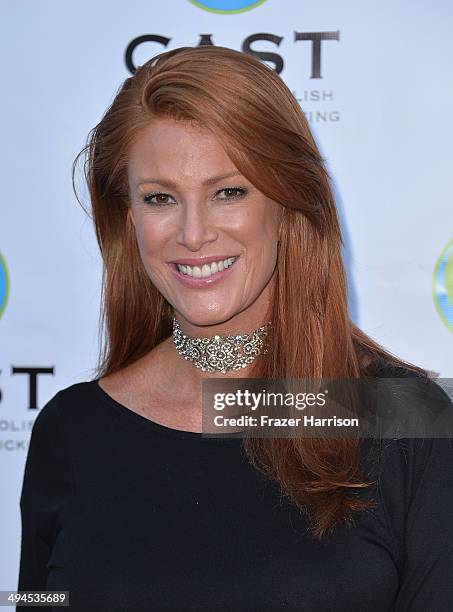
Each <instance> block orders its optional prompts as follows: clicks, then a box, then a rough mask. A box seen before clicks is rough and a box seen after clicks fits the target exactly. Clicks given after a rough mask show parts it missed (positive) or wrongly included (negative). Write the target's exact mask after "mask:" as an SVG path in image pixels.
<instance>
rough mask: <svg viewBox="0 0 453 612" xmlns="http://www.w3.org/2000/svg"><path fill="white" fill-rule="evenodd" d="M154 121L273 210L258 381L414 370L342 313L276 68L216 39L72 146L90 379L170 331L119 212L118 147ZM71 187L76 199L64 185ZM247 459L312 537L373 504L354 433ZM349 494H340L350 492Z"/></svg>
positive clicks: (307, 165)
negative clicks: (95, 305) (269, 292)
mask: <svg viewBox="0 0 453 612" xmlns="http://www.w3.org/2000/svg"><path fill="white" fill-rule="evenodd" d="M155 117H171V118H173V119H176V120H191V121H194V122H196V123H197V124H199V125H202V126H204V127H206V128H208V129H210V130H211V131H212V132H213V133H214V134H215V135H216V136H217V138H218V139H219V141H220V142H221V143H222V145H223V146H224V149H225V151H226V153H227V155H228V156H229V158H230V159H231V160H232V162H233V163H234V165H235V166H236V167H237V168H238V169H239V171H240V172H241V173H242V174H243V175H244V176H245V177H246V178H247V179H248V180H249V181H250V182H251V183H252V184H253V185H254V186H255V187H256V188H257V189H259V190H260V191H261V192H262V193H264V194H265V195H266V196H268V197H269V198H271V199H272V200H275V201H276V202H278V203H280V204H281V205H282V206H284V207H285V214H284V220H283V225H282V229H281V235H280V246H279V254H278V262H277V270H276V284H275V287H276V289H275V295H274V300H273V307H272V312H271V313H270V318H271V320H272V323H273V327H272V334H273V335H272V337H273V342H274V343H275V346H278V347H281V350H275V351H269V353H268V354H266V355H262V357H261V358H260V360H256V367H255V369H254V375H256V376H257V377H262V378H285V377H288V378H314V379H321V378H324V379H326V378H332V379H336V378H360V377H363V376H365V375H368V373H369V369H368V367H369V364H373V363H376V362H377V361H380V362H384V363H386V364H390V365H392V364H393V365H396V366H397V367H404V368H408V369H410V370H414V371H416V372H418V373H421V374H422V375H427V372H426V371H425V370H423V369H421V368H419V367H417V366H415V365H413V364H410V363H408V362H407V361H403V360H402V359H399V358H398V357H396V356H394V355H392V354H391V353H390V352H389V351H387V350H385V349H384V348H383V347H382V346H380V345H379V344H378V343H377V342H375V341H374V340H372V339H371V338H370V337H369V336H367V335H366V334H365V333H364V332H363V331H361V330H360V329H359V328H358V327H357V326H356V325H354V323H352V321H351V320H350V318H349V314H348V307H347V283H346V277H345V271H344V265H343V261H342V256H341V247H342V244H343V243H342V236H341V231H340V225H339V220H338V216H337V210H336V206H335V202H334V198H333V195H332V189H331V184H330V177H329V175H328V172H327V170H326V168H325V165H324V160H323V159H322V157H321V155H320V153H319V150H318V148H317V146H316V143H315V141H314V139H313V137H312V134H311V132H310V129H309V126H308V124H307V121H306V119H305V116H304V113H303V112H302V110H301V108H300V106H299V104H298V102H297V101H296V100H295V98H294V96H293V95H292V93H291V92H290V90H289V89H288V87H287V86H286V85H285V83H284V82H283V80H282V79H281V78H280V77H279V76H278V75H277V73H276V72H275V71H274V70H272V69H270V68H269V67H267V66H266V65H265V64H263V63H262V62H261V61H259V60H258V59H256V58H255V57H253V56H251V55H249V54H246V53H242V52H239V51H234V50H232V49H229V48H226V47H215V46H201V47H182V48H179V49H175V50H171V51H166V52H163V53H161V54H159V55H158V56H156V57H154V58H153V59H151V60H150V61H148V62H146V63H145V64H143V65H142V66H140V67H139V69H138V70H137V71H136V73H135V74H134V75H133V76H132V77H130V78H127V79H126V80H125V81H124V83H123V84H122V86H121V87H120V89H119V91H118V92H117V94H116V96H115V97H114V100H113V102H112V103H111V104H110V106H109V108H108V109H107V110H106V112H105V114H104V116H103V117H102V119H101V121H100V122H99V123H98V124H97V125H96V126H95V127H94V128H93V129H92V130H91V131H90V134H89V136H88V141H87V144H86V146H85V147H84V149H83V150H82V151H81V152H80V153H79V155H78V156H77V157H76V159H75V161H74V164H73V182H74V189H75V179H74V177H75V169H76V164H77V161H78V159H79V156H80V155H82V154H83V153H85V154H86V157H85V165H84V171H85V178H86V181H87V184H88V188H89V194H90V199H91V207H92V216H93V221H94V226H95V231H96V236H97V240H98V243H99V247H100V250H101V253H102V258H103V262H104V274H103V283H102V302H101V318H100V353H99V362H98V366H97V368H96V372H95V377H102V376H106V375H108V374H112V373H114V372H116V371H118V370H120V369H122V368H124V367H126V366H128V365H130V364H132V363H133V362H134V361H136V360H137V359H140V358H141V357H142V356H144V355H145V354H146V353H148V352H149V351H151V349H153V348H154V347H155V346H156V345H157V344H159V343H160V342H161V341H162V340H163V339H165V338H166V337H168V336H169V335H170V334H171V332H172V309H171V307H170V305H169V303H168V302H167V301H166V300H165V298H164V297H163V296H162V295H161V294H160V293H159V292H158V291H157V289H156V288H155V287H154V286H153V284H152V283H151V281H150V279H149V277H148V275H147V274H146V272H145V269H144V267H143V264H142V261H141V259H140V255H139V252H138V247H137V242H136V236H135V231H134V227H133V225H132V223H131V221H130V217H129V215H128V214H127V212H128V207H129V205H130V202H129V195H128V188H127V177H126V169H127V161H128V150H129V147H130V145H131V143H132V142H133V140H134V138H135V136H136V135H137V134H138V132H140V130H141V129H142V128H144V127H145V126H146V125H148V124H149V122H150V120H151V119H152V118H155ZM76 195H77V193H76ZM243 444H244V448H245V451H246V453H247V455H248V457H249V459H250V461H251V463H252V464H253V465H254V466H255V467H256V468H258V469H259V470H261V471H262V472H264V473H265V474H267V475H268V476H269V477H270V478H272V479H274V480H275V481H276V482H277V483H278V484H279V485H280V487H281V490H282V491H283V492H284V493H285V494H286V495H287V496H288V497H289V499H291V500H292V501H293V502H294V503H295V504H297V506H298V507H299V508H300V509H302V510H303V511H305V512H306V513H307V514H308V516H309V517H310V524H311V529H312V534H313V535H314V536H315V537H317V538H321V537H322V536H323V535H324V534H325V533H326V532H327V531H328V530H329V529H330V528H332V527H334V526H335V525H336V524H338V523H342V522H346V523H351V522H352V523H353V512H354V511H361V510H364V509H365V508H368V507H370V506H371V505H373V503H374V502H373V501H372V500H370V499H360V498H359V497H358V496H357V495H354V491H356V492H357V491H360V490H363V489H365V488H369V487H372V485H373V482H372V481H369V480H368V479H367V477H366V476H365V475H364V474H363V473H362V471H361V467H360V465H359V455H358V444H359V440H358V439H356V438H288V439H284V438H274V439H269V438H267V439H266V438H260V439H254V438H245V439H244V440H243ZM351 493H352V495H351Z"/></svg>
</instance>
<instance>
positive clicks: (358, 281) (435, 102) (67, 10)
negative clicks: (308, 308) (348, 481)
mask: <svg viewBox="0 0 453 612" xmlns="http://www.w3.org/2000/svg"><path fill="white" fill-rule="evenodd" d="M2 8H3V11H2V13H3V19H2V30H3V31H2V36H1V41H2V45H3V51H2V71H3V74H2V77H3V78H2V83H3V87H2V96H1V98H0V105H1V107H2V108H1V116H2V124H3V128H2V134H3V137H2V141H3V142H2V147H1V155H2V164H1V168H2V175H3V178H2V198H1V214H0V346H1V351H0V460H1V468H2V469H1V492H2V504H1V511H2V514H1V527H2V533H1V541H2V546H1V553H0V555H1V556H0V578H1V580H0V590H2V589H3V590H6V589H16V587H17V574H18V565H19V545H20V513H19V495H20V488H21V481H22V475H23V468H24V462H25V458H26V452H27V446H28V441H29V436H30V430H31V427H32V425H33V422H34V419H35V417H36V415H37V413H38V412H39V410H40V409H41V408H42V407H43V405H44V404H45V403H46V401H47V400H48V399H50V397H51V396H53V395H54V394H55V393H56V392H57V391H58V390H59V389H62V388H64V387H66V386H68V385H70V384H73V383H75V382H79V381H83V380H89V379H90V378H91V377H92V372H93V368H94V366H95V364H96V358H97V349H98V316H99V301H100V288H101V273H102V268H101V261H100V256H99V253H98V249H97V245H96V242H95V238H94V232H93V228H92V224H91V220H90V218H89V217H88V216H87V215H86V214H85V212H84V211H83V209H82V207H81V206H80V205H79V204H78V203H77V201H76V198H75V196H74V193H73V190H72V183H71V167H72V162H73V160H74V158H75V156H76V154H77V153H78V152H79V151H80V149H81V148H82V147H83V145H84V144H85V141H86V137H87V134H88V131H89V130H90V129H91V128H92V127H93V126H94V125H95V124H96V123H97V122H98V121H99V119H100V118H101V116H102V114H103V112H104V110H105V109H106V108H107V106H108V105H109V103H110V102H111V101H112V99H113V96H114V94H115V92H116V91H117V89H118V87H119V86H120V84H121V83H122V81H124V79H126V78H127V77H129V76H130V75H131V73H132V72H133V71H134V67H136V66H138V65H141V64H143V63H144V62H145V61H146V60H148V59H149V58H151V57H152V56H153V55H155V54H157V53H160V52H161V51H163V50H165V49H172V48H176V47H180V46H187V45H189V46H196V45H200V44H212V45H216V44H218V45H222V46H228V47H231V48H234V49H237V50H241V51H243V52H245V53H250V54H253V55H255V56H257V57H259V58H260V59H261V60H262V61H263V62H265V63H266V64H268V65H269V66H270V67H272V68H273V69H275V70H276V71H277V72H278V73H279V74H280V76H281V77H282V78H283V79H284V80H285V82H286V83H287V85H288V86H289V87H290V89H291V90H292V92H293V93H294V95H295V97H296V98H297V100H298V101H299V103H300V105H301V107H302V109H303V111H304V112H305V115H306V117H307V120H308V122H309V124H310V126H311V129H312V131H313V134H314V136H315V139H316V141H317V143H318V145H319V147H320V150H321V153H322V155H323V156H324V158H325V159H326V163H327V167H328V170H329V172H330V174H331V176H332V178H333V183H334V189H335V197H336V202H337V206H338V210H339V214H340V219H341V223H342V231H343V236H344V243H345V248H344V261H345V265H346V269H347V274H348V279H349V303H350V312H351V317H352V319H353V320H354V321H355V322H356V323H357V324H358V325H359V326H360V327H362V328H363V329H364V330H365V331H366V332H367V333H368V334H370V335H371V336H372V337H373V338H375V339H377V340H378V341H379V342H381V343H382V344H383V345H384V346H386V347H387V348H388V349H390V350H391V351H392V352H393V353H395V354H397V355H399V356H401V357H403V358H405V359H408V360H410V361H412V362H414V363H417V364H418V365H421V366H423V367H426V368H428V369H430V370H432V371H434V372H437V373H439V374H440V376H442V377H451V376H453V173H452V167H453V164H452V153H451V147H452V142H453V122H452V116H451V100H452V99H453V82H452V71H451V66H452V64H453V38H452V37H451V31H452V29H453V6H452V4H451V2H450V0H434V1H428V0H423V1H422V0H399V1H398V2H394V1H392V0H381V1H380V2H365V3H363V2H359V0H345V1H344V2H335V1H334V0H317V1H316V2H313V0H297V1H296V0H261V1H258V2H256V1H255V2H253V1H250V0H204V1H202V0H200V1H195V0H165V2H162V1H160V0H146V1H145V0H129V2H127V3H119V2H107V1H106V0H97V1H95V2H91V1H90V2H88V0H78V1H76V2H74V1H69V0H58V1H57V0H41V1H40V2H25V1H23V0H15V2H13V3H6V2H5V3H4V4H3V7H2ZM77 187H78V191H79V193H80V197H81V199H82V201H83V202H84V203H85V205H86V206H88V205H89V201H88V196H87V190H86V189H84V188H83V183H82V173H81V172H78V184H77Z"/></svg>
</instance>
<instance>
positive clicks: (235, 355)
mask: <svg viewBox="0 0 453 612" xmlns="http://www.w3.org/2000/svg"><path fill="white" fill-rule="evenodd" d="M270 326H271V322H270V321H268V322H267V323H266V324H265V325H263V326H262V327H259V328H258V329H256V330H255V331H254V332H251V333H250V334H241V335H237V336H213V337H212V338H191V337H190V336H186V335H185V334H183V333H182V331H181V328H180V327H179V323H178V321H177V320H176V318H175V317H173V342H174V344H175V346H176V350H177V351H178V353H179V354H180V355H182V356H183V357H184V359H187V361H193V362H194V363H195V366H196V367H197V368H199V369H200V370H202V371H203V372H222V373H223V374H226V373H227V372H231V371H237V370H240V369H241V368H245V367H246V366H247V365H248V364H249V363H251V362H252V361H253V360H254V359H255V358H256V357H257V356H258V355H259V354H261V353H263V354H265V353H267V350H268V348H267V346H266V345H265V338H266V336H267V334H268V332H269V328H270Z"/></svg>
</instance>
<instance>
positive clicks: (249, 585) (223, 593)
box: [18, 380, 453, 612]
mask: <svg viewBox="0 0 453 612" xmlns="http://www.w3.org/2000/svg"><path fill="white" fill-rule="evenodd" d="M376 442H377V441H376V440H374V442H373V441H372V440H371V439H366V440H364V441H363V444H362V445H361V451H360V457H361V462H362V465H363V466H364V468H365V469H366V473H367V475H368V476H369V477H371V478H372V479H376V480H377V485H376V487H375V489H373V495H374V496H375V498H376V500H377V502H378V503H377V506H376V508H374V509H370V510H367V511H365V512H362V513H356V515H355V519H356V524H355V526H354V527H346V526H345V527H337V528H336V529H335V530H333V532H331V533H330V534H329V535H328V536H327V537H326V538H325V539H324V540H321V541H318V540H316V539H314V538H312V537H311V535H310V532H309V529H308V522H307V518H306V516H305V514H304V513H302V512H300V511H299V510H298V509H297V508H296V507H295V506H294V505H293V504H291V503H290V502H289V501H288V500H287V499H286V498H285V497H283V496H282V495H281V494H280V492H279V489H278V487H277V485H276V484H275V483H274V482H273V481H271V480H269V479H267V478H265V477H264V476H262V475H261V474H260V473H259V472H258V471H257V470H256V469H255V468H253V467H252V466H251V465H250V463H249V461H248V459H247V458H246V456H245V453H244V452H243V450H242V448H241V440H240V439H239V438H225V437H223V438H222V437H219V438H207V437H204V436H202V434H199V433H195V432H184V431H180V430H175V429H171V428H168V427H165V426H163V425H160V424H158V423H155V422H153V421H151V420H149V419H147V418H146V417H144V416H141V415H139V414H137V413H136V412H133V411H132V410H130V409H128V408H127V407H126V406H123V405H122V404H120V403H118V402H117V401H115V400H114V399H113V398H112V397H110V395H108V394H107V393H106V392H105V391H104V390H103V389H102V388H101V387H100V386H99V385H98V383H97V380H94V381H90V382H82V383H77V384H74V385H72V386H70V387H67V388H65V389H63V390H61V391H59V392H58V393H57V394H56V395H55V396H54V397H53V398H52V399H51V400H50V401H49V402H48V403H47V404H46V405H45V406H44V407H43V408H42V409H41V411H40V412H39V414H38V416H37V417H36V420H35V423H34V426H33V429H32V434H31V440H30V445H29V450H28V455H27V461H26V466H25V473H24V480H23V487H22V494H21V499H20V509H21V516H22V540H21V556H20V570H19V582H18V590H46V589H47V590H69V601H70V608H69V609H70V610H74V611H81V612H89V611H91V610H92V611H96V612H100V611H104V610H105V611H106V612H107V611H108V612H112V611H119V610H121V611H131V612H132V611H133V612H135V611H139V610H148V611H161V610H162V611H170V610H171V611H174V612H182V611H195V610H199V611H206V612H215V611H217V610H219V611H228V612H233V611H234V612H240V611H256V612H258V611H259V612H263V611H274V610H275V611H277V610H285V611H295V610H297V611H301V610H304V611H306V612H343V611H344V612H355V611H357V612H364V611H367V612H386V611H395V612H403V611H411V612H447V611H449V612H451V611H452V610H453V442H452V441H451V440H449V439H433V438H429V439H428V438H426V439H399V440H398V439H395V440H390V439H386V440H381V441H380V442H379V451H378V452H377V451H376V448H377V447H376ZM47 609H51V608H47Z"/></svg>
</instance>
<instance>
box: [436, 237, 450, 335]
mask: <svg viewBox="0 0 453 612" xmlns="http://www.w3.org/2000/svg"><path fill="white" fill-rule="evenodd" d="M433 299H434V304H435V306H436V309H437V312H438V313H439V316H440V318H441V319H442V321H443V322H444V323H445V325H446V326H447V327H448V329H449V330H450V331H453V240H450V242H449V243H448V244H447V246H446V247H445V248H444V250H443V251H442V253H441V254H440V257H439V259H438V260H437V261H436V265H435V267H434V274H433Z"/></svg>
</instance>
